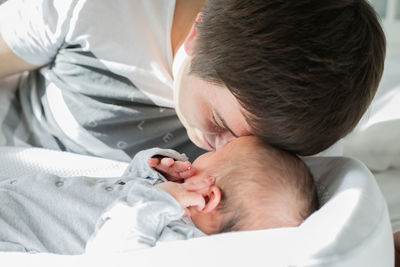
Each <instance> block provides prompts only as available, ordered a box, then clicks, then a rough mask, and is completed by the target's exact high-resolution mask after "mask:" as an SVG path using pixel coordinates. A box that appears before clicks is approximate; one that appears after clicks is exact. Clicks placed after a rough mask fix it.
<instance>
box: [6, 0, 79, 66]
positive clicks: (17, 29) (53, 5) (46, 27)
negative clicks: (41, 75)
mask: <svg viewBox="0 0 400 267" xmlns="http://www.w3.org/2000/svg"><path fill="white" fill-rule="evenodd" d="M77 2H78V1H77V0H34V1H32V0H9V1H7V2H6V3H5V4H3V5H1V6H0V15H1V16H0V32H1V35H2V37H3V39H4V41H5V42H6V43H7V45H8V46H9V47H10V49H11V50H12V51H13V52H14V53H15V54H16V55H17V56H19V57H21V58H22V59H23V60H25V61H26V62H28V63H31V64H33V65H36V66H42V65H46V64H48V63H50V62H51V61H52V60H53V58H54V57H55V55H56V54H57V51H58V50H59V48H60V46H61V45H62V44H63V43H64V40H65V36H66V34H67V32H68V30H69V28H70V23H71V18H72V16H73V12H74V8H75V6H76V4H77Z"/></svg>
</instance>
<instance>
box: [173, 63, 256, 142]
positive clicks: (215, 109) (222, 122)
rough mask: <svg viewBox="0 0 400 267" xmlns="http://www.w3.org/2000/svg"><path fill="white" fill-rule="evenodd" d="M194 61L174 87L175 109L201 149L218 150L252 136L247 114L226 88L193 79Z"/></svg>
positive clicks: (180, 75) (183, 68) (176, 79)
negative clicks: (191, 73)
mask: <svg viewBox="0 0 400 267" xmlns="http://www.w3.org/2000/svg"><path fill="white" fill-rule="evenodd" d="M189 64H190V57H187V58H186V59H185V61H184V63H183V64H182V67H181V69H180V71H179V72H178V75H177V77H174V78H175V84H174V99H175V109H176V112H177V114H178V117H179V119H180V120H181V122H182V123H183V125H184V126H185V128H186V130H187V133H188V135H189V137H190V139H191V140H192V142H193V143H195V144H196V145H197V146H199V147H201V148H203V149H206V150H216V149H218V148H220V147H221V146H223V145H224V144H226V143H228V142H229V141H231V140H233V139H235V138H236V137H238V136H246V135H251V129H250V126H249V125H248V123H247V122H246V120H245V117H244V116H243V113H244V110H243V108H242V107H241V106H240V104H239V102H238V101H237V99H236V98H235V97H234V96H233V95H232V93H231V92H230V91H229V90H228V89H227V88H226V87H223V86H220V85H216V84H213V83H210V82H206V81H204V80H202V79H200V78H198V77H196V76H195V75H189Z"/></svg>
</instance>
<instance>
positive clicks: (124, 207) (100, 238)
mask: <svg viewBox="0 0 400 267" xmlns="http://www.w3.org/2000/svg"><path fill="white" fill-rule="evenodd" d="M183 214H184V210H183V208H182V207H181V205H180V204H179V203H178V202H177V201H176V200H175V199H174V198H173V197H172V196H171V195H170V194H168V193H167V192H165V191H164V190H162V189H160V188H157V187H154V186H152V185H151V184H149V183H147V182H144V181H135V183H134V184H133V185H132V187H131V189H130V191H129V194H128V196H127V198H126V200H125V201H120V202H118V203H116V204H115V205H113V206H112V207H111V208H110V209H109V210H108V211H107V212H105V213H104V214H103V215H102V217H101V218H100V220H99V221H98V223H97V227H96V231H95V234H94V235H93V236H92V237H91V238H90V240H89V242H88V243H87V245H86V253H99V252H107V253H120V252H129V251H134V250H137V249H143V248H148V247H153V246H154V245H155V244H156V242H157V241H158V240H159V239H160V237H161V235H162V234H163V231H164V229H165V228H166V227H167V226H168V225H169V224H170V223H171V222H173V221H176V220H179V219H181V218H182V216H183ZM184 234H185V232H182V231H176V232H175V233H169V235H170V238H169V239H170V240H171V239H172V240H173V239H175V240H181V239H186V238H188V237H185V236H182V235H184ZM171 235H172V236H171Z"/></svg>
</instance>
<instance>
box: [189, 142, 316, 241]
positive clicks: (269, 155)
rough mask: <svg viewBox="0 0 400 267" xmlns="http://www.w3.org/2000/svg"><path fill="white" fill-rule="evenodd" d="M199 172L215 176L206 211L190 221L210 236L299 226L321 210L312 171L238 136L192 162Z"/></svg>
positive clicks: (194, 214) (196, 213)
mask: <svg viewBox="0 0 400 267" xmlns="http://www.w3.org/2000/svg"><path fill="white" fill-rule="evenodd" d="M193 168H195V169H196V175H201V176H207V177H214V178H215V179H216V180H215V185H214V186H212V187H211V188H210V189H209V191H208V192H207V193H205V194H204V197H205V199H206V206H205V208H204V209H203V210H202V211H198V210H197V209H196V208H191V214H192V220H193V222H194V223H195V225H196V226H197V227H198V228H199V229H200V230H202V231H203V232H205V233H206V234H215V233H221V232H230V231H239V230H258V229H266V228H278V227H289V226H297V225H299V224H300V223H301V222H302V221H303V220H304V219H305V218H307V217H308V216H309V215H310V214H311V213H312V212H314V211H315V210H316V209H317V208H318V197H317V193H316V188H315V184H314V181H313V179H312V177H311V174H310V172H309V170H308V168H307V167H306V165H305V164H304V163H303V162H302V161H301V160H300V159H299V158H298V157H296V156H293V155H291V154H289V153H287V152H284V151H281V150H277V149H275V148H272V147H270V146H267V145H265V144H264V143H262V142H261V141H259V140H258V139H257V138H255V137H250V136H248V137H240V138H237V139H235V140H234V141H232V142H230V143H228V144H227V145H225V146H224V147H222V148H221V149H219V150H217V151H215V152H210V153H206V154H204V155H202V156H200V157H199V158H197V159H196V160H195V162H193Z"/></svg>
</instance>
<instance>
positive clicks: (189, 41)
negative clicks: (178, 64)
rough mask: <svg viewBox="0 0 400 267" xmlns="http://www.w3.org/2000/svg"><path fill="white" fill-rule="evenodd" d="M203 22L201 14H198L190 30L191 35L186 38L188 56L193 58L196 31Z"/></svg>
mask: <svg viewBox="0 0 400 267" xmlns="http://www.w3.org/2000/svg"><path fill="white" fill-rule="evenodd" d="M200 21H201V13H198V14H197V17H196V20H195V22H193V25H192V28H191V29H190V32H189V34H188V35H187V36H186V39H185V41H184V43H183V46H184V48H185V52H186V54H187V55H188V56H193V52H194V45H195V42H196V33H197V32H196V31H197V23H198V22H200Z"/></svg>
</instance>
